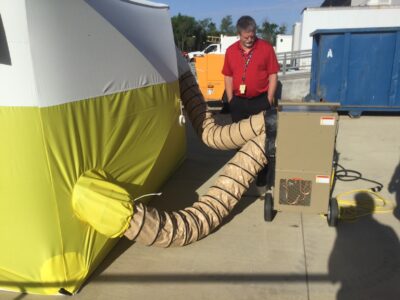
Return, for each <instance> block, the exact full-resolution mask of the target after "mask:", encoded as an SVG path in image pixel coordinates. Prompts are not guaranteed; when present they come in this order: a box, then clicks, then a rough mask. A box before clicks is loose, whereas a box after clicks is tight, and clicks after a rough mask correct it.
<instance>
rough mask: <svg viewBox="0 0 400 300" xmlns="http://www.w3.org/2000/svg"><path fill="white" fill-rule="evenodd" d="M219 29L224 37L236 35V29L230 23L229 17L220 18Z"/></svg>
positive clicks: (230, 18) (230, 17)
mask: <svg viewBox="0 0 400 300" xmlns="http://www.w3.org/2000/svg"><path fill="white" fill-rule="evenodd" d="M219 29H220V31H221V34H224V35H234V34H235V33H236V28H235V26H234V25H233V23H232V16H231V15H228V16H225V17H223V18H222V20H221V25H220V27H219Z"/></svg>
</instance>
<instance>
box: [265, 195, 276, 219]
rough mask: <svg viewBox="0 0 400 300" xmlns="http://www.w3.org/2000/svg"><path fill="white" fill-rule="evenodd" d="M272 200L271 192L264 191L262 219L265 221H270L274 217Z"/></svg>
mask: <svg viewBox="0 0 400 300" xmlns="http://www.w3.org/2000/svg"><path fill="white" fill-rule="evenodd" d="M273 208H274V200H273V198H272V194H270V193H266V194H265V199H264V220H265V221H266V222H271V221H272V219H273V217H274V215H273V214H274V210H273Z"/></svg>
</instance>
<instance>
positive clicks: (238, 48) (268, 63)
mask: <svg viewBox="0 0 400 300" xmlns="http://www.w3.org/2000/svg"><path fill="white" fill-rule="evenodd" d="M256 28H257V25H256V22H255V21H254V19H253V18H252V17H250V16H242V17H240V18H239V20H238V21H237V23H236V29H237V32H238V34H239V38H240V39H239V41H237V42H236V43H234V44H233V45H231V46H230V47H229V48H228V49H227V50H226V54H225V61H224V66H223V69H222V74H223V75H224V81H225V91H226V95H227V98H228V102H229V108H230V112H231V116H232V121H233V122H239V121H240V120H243V119H246V118H248V117H249V116H251V115H254V114H258V113H259V112H261V111H264V110H269V109H271V107H272V106H273V105H274V101H275V98H274V95H275V92H276V88H277V85H278V76H277V73H278V71H279V64H278V61H277V59H276V55H275V51H274V48H273V47H272V46H271V45H270V44H269V43H268V42H266V41H264V40H262V39H259V38H257V36H256ZM265 173H266V169H264V170H263V171H261V173H260V174H259V176H258V178H257V185H264V183H265V180H264V179H265Z"/></svg>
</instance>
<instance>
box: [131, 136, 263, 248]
mask: <svg viewBox="0 0 400 300" xmlns="http://www.w3.org/2000/svg"><path fill="white" fill-rule="evenodd" d="M265 142H266V141H265V134H261V135H259V136H257V137H256V138H254V139H252V140H250V141H248V142H247V143H246V144H245V145H244V146H243V148H242V149H240V150H239V151H238V152H237V153H236V155H235V156H234V157H233V158H232V159H231V160H230V161H229V162H228V163H227V164H226V165H225V167H224V168H223V169H222V172H221V174H220V175H219V176H218V178H217V180H216V182H215V184H214V185H213V186H211V187H210V188H209V190H208V192H207V193H206V194H205V195H203V196H200V198H199V200H198V201H197V202H195V203H194V204H193V205H192V206H191V207H188V208H185V209H183V210H180V211H177V212H165V211H158V210H157V209H155V208H152V207H149V206H146V205H144V204H143V203H135V208H134V214H133V217H132V219H131V221H130V227H129V229H128V230H127V231H126V232H125V236H126V237H127V238H129V239H130V240H135V241H137V242H139V243H141V244H144V245H148V246H153V245H154V246H159V247H170V246H184V245H187V244H190V243H193V242H195V241H198V240H200V239H202V238H204V237H205V236H207V235H209V234H210V233H211V232H212V231H213V230H214V229H215V228H217V227H218V226H219V225H220V224H221V223H222V220H223V219H224V218H225V217H226V216H227V215H229V213H230V212H231V211H232V209H233V208H234V207H235V205H236V204H237V203H238V202H239V200H240V199H241V197H242V195H243V193H244V192H245V191H246V190H247V189H248V188H249V185H250V183H251V182H252V181H253V180H254V179H255V177H256V174H257V173H258V172H259V171H260V170H261V169H262V168H263V166H264V164H266V163H267V158H266V155H265V152H264V148H265Z"/></svg>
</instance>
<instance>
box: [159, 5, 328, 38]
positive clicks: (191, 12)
mask: <svg viewBox="0 0 400 300" xmlns="http://www.w3.org/2000/svg"><path fill="white" fill-rule="evenodd" d="M156 2H161V3H165V4H168V5H169V7H170V14H171V16H175V15H177V14H178V13H181V14H182V15H188V16H192V17H194V18H195V19H196V20H202V19H205V18H211V19H212V20H213V22H215V23H216V24H217V27H219V24H220V21H221V19H222V18H223V17H225V16H226V15H231V16H232V18H233V23H234V24H235V23H236V20H237V19H238V17H240V16H242V15H250V16H252V17H253V18H254V19H255V20H256V22H257V24H260V25H261V23H262V22H263V21H264V20H265V19H267V20H268V21H269V22H272V23H276V24H278V25H281V24H286V26H287V29H288V33H290V32H291V30H292V29H291V28H292V25H293V24H294V23H295V22H298V21H301V12H302V10H303V9H304V8H305V7H319V6H320V5H321V3H322V2H323V0H164V1H163V0H156Z"/></svg>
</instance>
